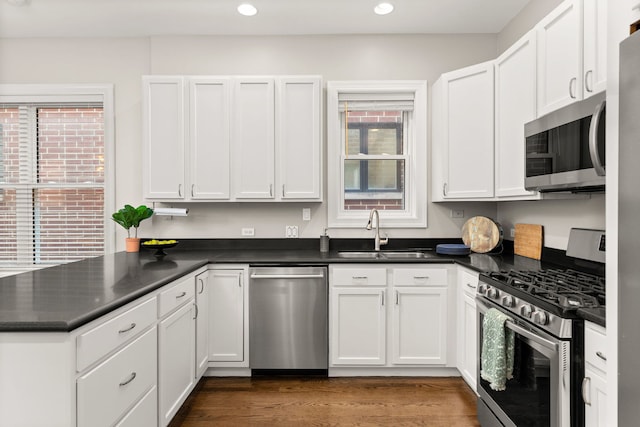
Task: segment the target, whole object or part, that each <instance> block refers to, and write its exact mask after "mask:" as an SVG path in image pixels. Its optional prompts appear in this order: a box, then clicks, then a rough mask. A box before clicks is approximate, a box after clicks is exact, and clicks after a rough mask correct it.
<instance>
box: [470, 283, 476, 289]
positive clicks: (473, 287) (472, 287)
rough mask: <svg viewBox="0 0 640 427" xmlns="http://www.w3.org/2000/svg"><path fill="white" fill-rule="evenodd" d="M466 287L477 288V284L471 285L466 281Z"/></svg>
mask: <svg viewBox="0 0 640 427" xmlns="http://www.w3.org/2000/svg"><path fill="white" fill-rule="evenodd" d="M467 287H469V288H471V289H477V288H478V287H477V286H474V285H472V284H471V283H467Z"/></svg>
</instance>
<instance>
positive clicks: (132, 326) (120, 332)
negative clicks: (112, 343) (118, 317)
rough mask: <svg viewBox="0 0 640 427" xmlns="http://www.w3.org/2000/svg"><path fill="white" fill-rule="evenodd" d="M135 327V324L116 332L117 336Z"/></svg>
mask: <svg viewBox="0 0 640 427" xmlns="http://www.w3.org/2000/svg"><path fill="white" fill-rule="evenodd" d="M135 327H136V324H135V323H131V325H130V326H129V327H128V328H124V329H120V330H119V331H118V333H119V334H124V333H125V332H129V331H130V330H132V329H133V328H135Z"/></svg>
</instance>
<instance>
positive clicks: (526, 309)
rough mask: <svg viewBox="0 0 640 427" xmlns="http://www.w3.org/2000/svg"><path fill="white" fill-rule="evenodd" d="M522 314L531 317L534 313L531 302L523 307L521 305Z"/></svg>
mask: <svg viewBox="0 0 640 427" xmlns="http://www.w3.org/2000/svg"><path fill="white" fill-rule="evenodd" d="M520 314H521V315H523V316H524V317H526V318H529V319H530V318H531V315H532V314H533V307H532V306H531V305H529V304H525V305H523V306H522V307H520Z"/></svg>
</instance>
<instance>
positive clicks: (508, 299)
mask: <svg viewBox="0 0 640 427" xmlns="http://www.w3.org/2000/svg"><path fill="white" fill-rule="evenodd" d="M513 302H514V301H513V297H512V296H511V295H507V296H506V297H502V305H504V306H505V307H513Z"/></svg>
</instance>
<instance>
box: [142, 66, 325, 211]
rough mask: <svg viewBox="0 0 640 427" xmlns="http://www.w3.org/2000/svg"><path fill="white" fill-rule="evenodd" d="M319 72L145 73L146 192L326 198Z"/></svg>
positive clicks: (216, 197) (184, 197) (171, 196)
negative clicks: (261, 74)
mask: <svg viewBox="0 0 640 427" xmlns="http://www.w3.org/2000/svg"><path fill="white" fill-rule="evenodd" d="M321 87H322V83H321V78H320V77H319V76H286V77H273V76H271V77H215V76H145V77H143V92H144V100H143V104H144V116H143V117H144V119H143V120H144V132H143V134H144V135H143V136H144V168H143V169H144V175H143V183H144V184H143V186H144V196H145V198H146V199H149V200H159V201H163V200H166V201H186V202H188V201H193V202H197V201H301V200H305V201H321V200H322V188H321V182H322V179H321V178H322V160H321V159H322V155H321V154H322V145H321V137H322V131H321V105H322V102H321Z"/></svg>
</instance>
